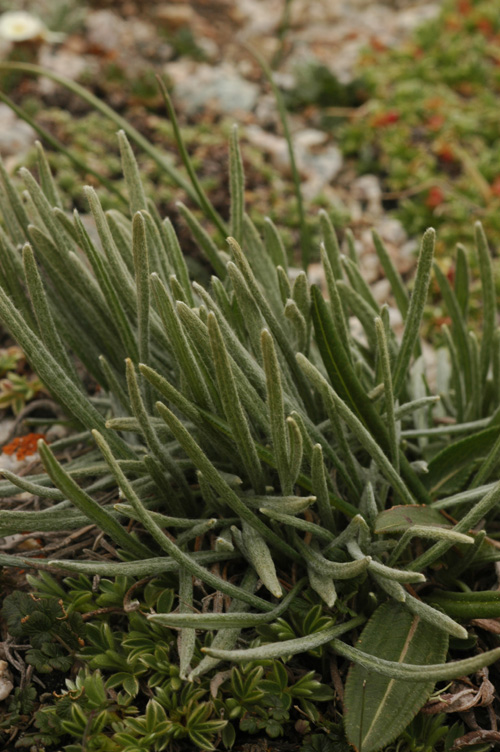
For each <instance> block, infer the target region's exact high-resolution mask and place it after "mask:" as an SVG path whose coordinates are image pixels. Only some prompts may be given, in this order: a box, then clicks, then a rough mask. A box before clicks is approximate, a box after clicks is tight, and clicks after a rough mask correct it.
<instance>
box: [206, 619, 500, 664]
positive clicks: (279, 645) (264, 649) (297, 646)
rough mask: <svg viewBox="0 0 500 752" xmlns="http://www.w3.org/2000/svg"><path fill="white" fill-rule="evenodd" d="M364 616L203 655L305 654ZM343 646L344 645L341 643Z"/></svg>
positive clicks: (226, 657)
mask: <svg viewBox="0 0 500 752" xmlns="http://www.w3.org/2000/svg"><path fill="white" fill-rule="evenodd" d="M364 620H365V619H364V617H363V616H355V617H354V619H349V621H346V622H344V623H343V624H337V625H336V626H334V627H327V628H326V629H322V630H321V631H320V632H314V633H313V634H311V635H306V636H305V637H297V638H296V639H293V640H284V641H282V642H273V643H271V644H269V645H259V646H258V647H256V648H247V649H245V650H218V649H216V648H214V647H213V645H212V646H210V647H209V648H202V649H201V650H202V653H207V654H208V655H213V656H214V657H216V658H220V659H221V660H224V661H231V662H232V663H242V662H246V661H261V660H268V659H272V658H281V657H283V656H286V655H297V653H305V652H307V651H308V650H314V649H315V648H317V647H320V645H326V644H327V643H329V642H331V641H332V640H333V639H334V638H335V637H339V636H340V635H342V634H344V633H345V632H350V631H351V630H352V629H355V627H359V626H360V624H363V622H364ZM341 644H342V645H343V644H344V643H341ZM492 652H494V653H496V654H498V655H500V648H498V649H497V650H496V651H492Z"/></svg>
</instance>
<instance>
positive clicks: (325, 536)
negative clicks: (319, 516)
mask: <svg viewBox="0 0 500 752" xmlns="http://www.w3.org/2000/svg"><path fill="white" fill-rule="evenodd" d="M259 512H261V514H263V515H265V516H266V517H270V518H271V519H272V520H276V521H277V522H282V523H283V524H284V525H286V526H287V527H292V528H294V529H296V530H302V531H303V532H305V533H311V535H315V536H316V537H317V538H318V540H322V541H324V542H325V543H329V544H332V543H334V542H335V536H334V535H333V533H331V532H330V531H329V530H325V528H324V527H321V526H320V525H317V524H316V523H315V522H308V520H303V519H302V517H296V516H295V515H293V514H289V512H288V510H286V509H283V510H280V509H276V507H272V506H270V505H266V506H261V507H260V509H259Z"/></svg>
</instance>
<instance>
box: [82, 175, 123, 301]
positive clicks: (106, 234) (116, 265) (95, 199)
mask: <svg viewBox="0 0 500 752" xmlns="http://www.w3.org/2000/svg"><path fill="white" fill-rule="evenodd" d="M84 192H85V197H86V199H87V201H88V202H89V206H90V211H91V212H92V216H93V217H94V221H95V225H96V228H97V232H98V235H99V238H100V240H101V243H102V247H103V250H104V254H105V257H106V259H107V262H108V265H109V270H110V272H111V274H112V278H113V285H114V286H115V288H118V289H119V290H120V292H121V295H122V296H123V298H124V302H125V306H126V309H127V310H129V311H134V310H135V286H134V281H133V279H132V275H131V274H130V273H129V271H128V269H127V265H126V263H125V261H124V260H123V259H122V257H121V256H120V252H119V251H118V248H117V247H116V243H115V242H114V240H113V236H112V234H111V231H110V229H109V225H108V222H107V219H106V215H105V214H104V211H103V208H102V205H101V202H100V200H99V196H98V195H97V193H96V192H95V190H94V189H93V188H92V187H91V186H89V185H87V186H85V188H84ZM127 293H128V295H127ZM129 296H130V300H128V299H127V298H128V297H129Z"/></svg>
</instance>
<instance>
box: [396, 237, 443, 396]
mask: <svg viewBox="0 0 500 752" xmlns="http://www.w3.org/2000/svg"><path fill="white" fill-rule="evenodd" d="M435 237H436V233H435V232H434V230H433V229H432V228H430V229H428V230H426V232H425V233H424V236H423V238H422V245H421V250H420V255H419V258H418V266H417V274H416V277H415V285H414V288H413V294H412V296H411V301H410V306H409V308H408V316H407V318H406V326H405V330H404V333H403V340H402V342H401V347H400V350H399V353H398V359H397V361H396V365H395V368H394V377H393V384H394V397H395V399H397V398H398V396H399V393H400V391H401V389H402V387H403V385H404V382H405V379H406V376H407V373H408V366H409V365H410V360H411V357H412V354H413V350H414V348H415V345H416V343H417V342H418V340H419V335H420V325H421V322H422V316H423V313H424V307H425V303H426V300H427V292H428V290H429V285H430V281H431V268H432V259H433V256H434V243H435Z"/></svg>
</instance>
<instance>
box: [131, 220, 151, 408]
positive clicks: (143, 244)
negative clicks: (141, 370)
mask: <svg viewBox="0 0 500 752" xmlns="http://www.w3.org/2000/svg"><path fill="white" fill-rule="evenodd" d="M132 251H133V254H134V268H135V284H136V288H137V340H138V351H139V360H140V361H141V363H145V364H146V365H149V363H150V294H149V256H148V244H147V240H146V223H145V221H144V217H143V216H142V214H141V213H140V212H137V213H136V214H134V218H133V221H132ZM144 401H145V403H146V406H147V409H148V411H149V412H151V410H152V405H153V401H152V395H151V390H150V389H149V388H148V386H146V387H145V388H144Z"/></svg>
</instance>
